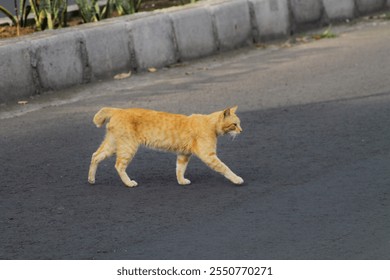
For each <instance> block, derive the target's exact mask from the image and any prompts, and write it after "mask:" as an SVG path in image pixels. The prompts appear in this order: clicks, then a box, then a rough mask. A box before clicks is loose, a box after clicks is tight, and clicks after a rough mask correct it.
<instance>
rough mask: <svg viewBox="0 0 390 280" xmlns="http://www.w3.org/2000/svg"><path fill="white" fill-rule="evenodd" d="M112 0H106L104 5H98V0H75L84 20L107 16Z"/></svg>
mask: <svg viewBox="0 0 390 280" xmlns="http://www.w3.org/2000/svg"><path fill="white" fill-rule="evenodd" d="M111 1H112V0H107V3H106V5H103V6H102V7H101V6H99V3H98V2H99V1H98V0H76V4H77V6H78V7H79V11H80V16H81V18H82V19H83V21H84V22H96V21H99V20H102V19H105V18H107V17H108V16H109V15H110V14H111V11H112V4H111Z"/></svg>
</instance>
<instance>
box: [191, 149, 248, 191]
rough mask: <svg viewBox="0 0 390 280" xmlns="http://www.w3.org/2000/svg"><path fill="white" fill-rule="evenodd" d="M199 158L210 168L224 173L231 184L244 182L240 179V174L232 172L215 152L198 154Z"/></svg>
mask: <svg viewBox="0 0 390 280" xmlns="http://www.w3.org/2000/svg"><path fill="white" fill-rule="evenodd" d="M199 158H200V159H201V160H202V161H203V162H204V163H206V165H207V166H209V167H210V168H211V169H213V170H215V171H217V172H219V173H221V174H222V175H224V176H225V177H226V178H227V179H229V180H230V181H231V182H232V183H233V184H236V185H241V184H243V183H244V179H242V178H241V177H240V176H237V175H236V174H234V172H233V171H231V170H230V168H229V167H227V165H226V164H224V163H223V162H222V161H221V160H220V159H219V158H218V157H217V155H216V154H215V153H210V154H208V155H202V154H200V155H199Z"/></svg>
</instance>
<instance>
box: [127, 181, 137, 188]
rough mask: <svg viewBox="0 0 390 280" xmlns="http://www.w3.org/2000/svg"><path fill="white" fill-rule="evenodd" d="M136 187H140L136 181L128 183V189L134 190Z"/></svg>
mask: <svg viewBox="0 0 390 280" xmlns="http://www.w3.org/2000/svg"><path fill="white" fill-rule="evenodd" d="M136 186H138V183H137V182H136V181H134V180H131V181H130V182H128V183H127V184H126V187H128V188H134V187H136Z"/></svg>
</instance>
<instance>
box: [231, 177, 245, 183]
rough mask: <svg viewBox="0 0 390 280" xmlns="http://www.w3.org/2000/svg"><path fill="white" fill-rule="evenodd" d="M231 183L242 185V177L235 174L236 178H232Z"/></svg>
mask: <svg viewBox="0 0 390 280" xmlns="http://www.w3.org/2000/svg"><path fill="white" fill-rule="evenodd" d="M232 182H233V184H236V185H242V184H243V183H244V179H242V178H241V177H239V176H237V177H236V178H234V179H233V180H232Z"/></svg>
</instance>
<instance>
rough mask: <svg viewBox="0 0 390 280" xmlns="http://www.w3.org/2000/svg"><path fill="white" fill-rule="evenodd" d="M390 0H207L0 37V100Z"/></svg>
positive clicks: (258, 38) (360, 11)
mask: <svg viewBox="0 0 390 280" xmlns="http://www.w3.org/2000/svg"><path fill="white" fill-rule="evenodd" d="M389 7H390V0H217V1H215V0H210V1H201V2H198V3H196V4H193V5H187V6H184V7H180V8H170V9H165V10H161V11H155V12H150V13H140V14H136V15H132V16H125V17H121V18H115V19H109V20H105V21H102V22H99V23H95V24H85V25H81V26H78V27H75V28H67V29H63V30H56V31H45V32H41V33H37V34H33V35H30V36H26V37H22V38H18V39H9V40H2V41H0V57H1V59H0V77H1V82H0V104H2V103H9V102H13V101H15V100H18V99H21V98H28V97H30V96H33V95H35V94H40V93H43V92H49V91H53V90H58V89H63V88H67V87H71V86H75V85H80V84H84V83H89V82H93V81H96V80H98V79H104V78H109V77H112V76H114V75H115V74H118V73H122V72H128V71H143V70H145V69H147V68H149V67H164V66H167V65H170V64H174V63H176V62H178V61H183V60H188V59H195V58H199V57H204V56H208V55H212V54H214V53H216V52H218V51H226V50H231V49H235V48H239V47H242V46H247V45H250V44H252V43H256V42H263V41H267V40H272V39H278V38H285V37H288V36H290V35H291V34H292V33H294V32H297V31H301V30H305V29H308V28H311V27H313V26H315V27H318V26H322V25H324V24H329V23H331V22H335V21H341V20H346V19H352V18H355V17H358V16H361V15H364V14H367V13H371V12H375V11H380V10H385V9H388V8H389Z"/></svg>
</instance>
